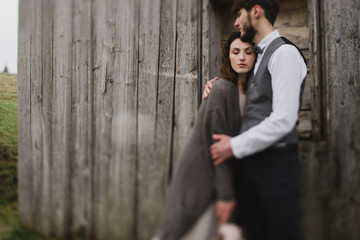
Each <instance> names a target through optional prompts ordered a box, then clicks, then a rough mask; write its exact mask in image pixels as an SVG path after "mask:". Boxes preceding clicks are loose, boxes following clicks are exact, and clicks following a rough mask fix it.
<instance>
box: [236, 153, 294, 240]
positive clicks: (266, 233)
mask: <svg viewBox="0 0 360 240" xmlns="http://www.w3.org/2000/svg"><path fill="white" fill-rule="evenodd" d="M235 171H236V175H235V181H236V183H235V186H236V198H237V209H236V212H235V221H236V222H237V223H238V224H239V225H240V226H242V228H243V230H244V233H245V237H246V239H247V240H299V239H300V230H299V221H300V206H299V190H300V189H299V182H300V163H299V160H298V155H297V149H296V147H290V148H289V147H286V148H283V149H276V148H272V149H268V150H265V151H263V152H260V153H257V154H254V155H252V156H250V157H247V158H244V159H242V160H238V161H236V168H235Z"/></svg>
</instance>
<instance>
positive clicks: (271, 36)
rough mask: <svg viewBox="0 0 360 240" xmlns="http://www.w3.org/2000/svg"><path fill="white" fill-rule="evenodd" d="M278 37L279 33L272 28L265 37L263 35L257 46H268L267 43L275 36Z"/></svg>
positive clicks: (262, 47) (264, 47)
mask: <svg viewBox="0 0 360 240" xmlns="http://www.w3.org/2000/svg"><path fill="white" fill-rule="evenodd" d="M278 37H280V33H279V31H278V30H274V31H272V32H271V33H269V34H268V35H267V36H266V37H264V38H263V39H262V40H261V41H260V42H259V44H258V46H259V47H260V48H261V49H262V50H263V53H264V50H265V49H266V48H267V46H269V44H270V43H271V42H272V41H273V40H274V39H276V38H278Z"/></svg>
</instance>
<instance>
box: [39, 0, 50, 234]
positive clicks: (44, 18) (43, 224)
mask: <svg viewBox="0 0 360 240" xmlns="http://www.w3.org/2000/svg"><path fill="white" fill-rule="evenodd" d="M40 2H41V3H40ZM40 2H39V4H41V7H40V6H39V12H38V13H37V14H36V16H38V17H39V18H40V21H41V24H39V28H40V29H39V30H38V31H41V33H36V34H38V35H39V37H41V40H39V41H37V44H39V46H40V47H41V49H40V50H39V51H40V52H39V54H41V60H40V63H39V64H37V66H39V68H40V69H41V94H42V96H41V103H42V104H41V105H42V106H41V107H42V109H41V110H40V109H39V114H41V115H40V117H39V118H40V119H39V120H38V121H39V123H41V136H39V137H41V142H42V146H41V147H42V149H41V150H42V152H41V159H37V160H36V161H39V164H37V165H38V167H37V166H35V168H37V169H38V172H39V173H38V174H37V175H38V176H37V177H38V178H39V180H38V181H39V182H38V183H37V184H36V185H37V186H38V187H39V188H40V189H39V190H38V191H37V192H36V194H37V195H38V199H37V200H36V202H37V204H38V207H37V216H36V224H37V226H36V229H37V231H38V232H41V233H42V234H43V235H46V236H49V235H50V234H51V218H52V216H51V206H50V185H51V179H50V175H51V173H50V163H51V151H52V148H51V145H52V144H51V130H52V129H51V112H52V109H51V108H52V91H53V89H52V87H53V85H52V81H53V79H52V76H53V75H52V71H53V64H52V60H53V52H52V50H53V13H54V4H53V2H51V1H44V0H42V1H40ZM40 111H41V112H40ZM35 131H38V130H36V129H35ZM39 134H40V132H39ZM38 141H39V140H38ZM39 157H40V156H39Z"/></svg>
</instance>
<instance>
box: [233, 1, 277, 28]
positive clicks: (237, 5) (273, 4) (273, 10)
mask: <svg viewBox="0 0 360 240" xmlns="http://www.w3.org/2000/svg"><path fill="white" fill-rule="evenodd" d="M255 5H259V6H260V7H262V8H263V9H264V10H265V17H266V18H267V20H269V22H270V23H271V24H272V25H274V23H275V20H276V17H277V15H278V13H279V10H280V7H279V3H278V1H277V0H235V1H234V4H233V6H232V9H231V11H232V12H233V13H235V14H236V13H237V12H238V11H239V10H240V9H241V8H245V9H246V11H247V12H249V11H250V10H251V9H252V8H253V7H254V6H255Z"/></svg>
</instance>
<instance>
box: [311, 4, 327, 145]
mask: <svg viewBox="0 0 360 240" xmlns="http://www.w3.org/2000/svg"><path fill="white" fill-rule="evenodd" d="M308 12H309V19H308V21H309V36H310V41H309V43H310V49H309V60H310V61H309V68H310V76H309V77H310V81H309V83H310V92H311V103H312V104H311V108H312V138H313V139H320V138H322V137H324V127H325V126H324V124H322V123H323V122H324V121H325V119H324V114H323V113H324V109H323V103H322V100H323V94H322V93H323V91H322V89H323V86H324V85H323V84H322V81H321V69H322V67H321V43H320V36H321V33H320V6H319V1H317V0H308Z"/></svg>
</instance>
